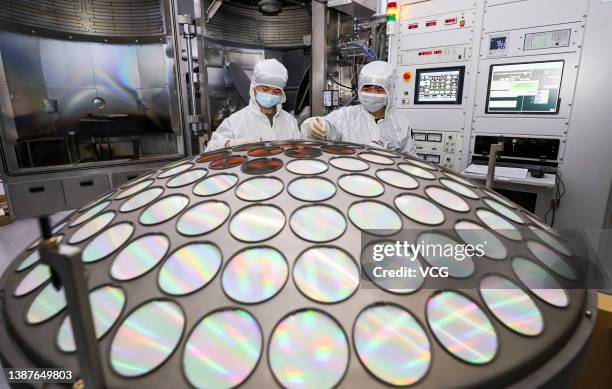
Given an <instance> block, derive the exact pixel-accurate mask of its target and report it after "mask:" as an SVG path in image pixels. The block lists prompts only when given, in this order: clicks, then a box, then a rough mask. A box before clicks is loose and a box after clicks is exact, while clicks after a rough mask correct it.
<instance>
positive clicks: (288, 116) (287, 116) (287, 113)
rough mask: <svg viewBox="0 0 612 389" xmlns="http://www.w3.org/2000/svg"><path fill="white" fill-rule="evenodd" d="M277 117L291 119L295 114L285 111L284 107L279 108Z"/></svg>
mask: <svg viewBox="0 0 612 389" xmlns="http://www.w3.org/2000/svg"><path fill="white" fill-rule="evenodd" d="M278 116H279V117H282V118H283V119H288V118H291V119H293V120H296V119H295V116H293V115H292V114H290V113H289V112H287V111H285V110H284V109H281V111H280V112H279V114H278Z"/></svg>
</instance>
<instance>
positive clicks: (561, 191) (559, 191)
mask: <svg viewBox="0 0 612 389" xmlns="http://www.w3.org/2000/svg"><path fill="white" fill-rule="evenodd" d="M555 178H556V183H555V189H554V191H555V195H554V197H553V199H552V202H551V204H550V207H549V208H548V210H547V211H546V213H545V214H544V223H546V224H548V225H550V226H551V227H553V226H554V225H555V218H556V214H557V209H559V207H560V206H561V199H562V198H563V196H565V192H566V187H565V183H564V182H563V179H562V178H561V175H560V174H559V172H557V173H555ZM549 214H550V215H551V220H550V223H548V215H549Z"/></svg>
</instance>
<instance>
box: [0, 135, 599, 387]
mask: <svg viewBox="0 0 612 389" xmlns="http://www.w3.org/2000/svg"><path fill="white" fill-rule="evenodd" d="M48 235H49V236H50V237H51V239H50V240H46V241H45V242H42V243H41V242H40V241H35V242H32V244H31V245H29V247H28V248H27V249H26V250H24V251H23V252H22V253H21V254H19V256H18V257H17V258H15V260H14V261H13V262H12V263H11V264H10V266H9V267H8V269H7V271H6V273H5V274H4V275H3V277H2V280H1V283H0V288H2V289H3V290H4V294H3V299H2V300H1V307H0V308H1V309H0V312H2V320H0V346H1V347H0V355H1V357H2V363H3V366H4V367H19V368H31V367H37V366H41V367H42V366H44V367H58V368H62V369H64V370H63V371H71V372H72V373H73V374H74V376H75V377H81V378H82V377H91V376H93V375H87V374H86V373H87V372H85V371H84V370H83V365H82V364H81V365H80V364H79V363H78V361H79V358H77V356H79V357H80V356H82V355H83V354H81V353H82V352H90V354H89V355H90V357H91V358H90V359H89V360H90V361H95V362H96V364H98V365H99V372H100V374H99V376H98V379H97V381H93V379H92V380H90V381H87V379H86V380H85V382H83V384H84V385H85V387H97V386H96V385H98V386H99V387H109V388H118V387H121V388H128V387H149V386H157V387H172V388H182V387H201V386H203V385H206V386H212V387H234V386H237V385H244V387H253V388H262V387H273V386H276V384H277V385H278V386H282V387H286V388H304V387H316V388H331V387H336V386H338V385H340V386H341V387H342V386H347V387H355V388H378V387H394V386H407V385H414V387H419V388H441V387H444V388H446V387H455V386H458V385H461V386H465V387H483V386H488V387H490V386H495V387H507V386H511V385H515V386H516V387H521V388H525V387H529V388H531V387H534V388H535V387H550V388H558V387H566V386H567V385H568V383H570V382H572V381H573V380H574V379H575V376H576V374H577V373H578V372H579V370H580V366H581V360H582V356H583V353H584V350H585V347H586V345H587V341H588V339H589V336H590V334H591V331H592V329H593V326H594V321H595V316H596V312H597V311H596V308H595V299H594V292H593V291H589V290H587V289H585V283H584V279H585V278H584V277H585V275H586V273H587V272H588V262H586V261H585V260H584V258H583V257H581V256H580V255H578V254H577V253H576V252H575V251H573V250H574V249H573V248H572V247H569V246H568V242H566V241H565V240H564V239H563V238H561V237H560V236H559V235H558V233H557V232H556V231H554V230H553V229H551V228H549V227H548V226H546V225H545V224H544V223H543V222H542V221H541V220H539V219H538V218H537V217H536V216H534V215H533V214H531V213H530V212H528V211H527V210H525V209H524V208H522V207H520V206H518V205H516V204H515V203H513V202H511V201H509V200H508V199H506V198H504V197H502V196H500V195H498V194H496V193H495V192H493V191H490V190H487V189H485V188H483V187H482V186H480V185H478V184H475V183H474V182H471V181H468V180H465V179H463V178H461V177H459V176H458V175H457V174H456V173H454V172H452V171H451V170H449V169H446V168H442V167H437V166H436V165H434V164H430V163H427V162H423V161H422V160H419V159H416V158H415V157H411V156H407V155H401V154H397V153H393V152H390V151H389V150H383V149H378V148H372V147H365V146H360V145H354V144H347V143H331V142H305V141H285V142H266V143H259V144H248V145H243V146H238V147H235V148H232V149H222V150H218V151H214V152H211V153H206V154H202V155H199V156H196V157H189V158H186V159H184V160H182V161H179V162H177V163H174V164H171V165H168V166H166V167H164V168H161V169H159V170H156V171H155V172H153V173H151V174H148V175H145V176H142V177H140V178H138V179H137V180H135V181H133V182H132V183H129V184H127V185H125V186H123V187H121V188H118V189H117V190H115V191H113V192H109V193H107V194H105V195H104V196H102V197H100V198H98V199H97V200H96V201H94V202H92V203H91V204H88V205H87V206H84V207H83V208H81V209H80V210H79V211H78V212H75V213H74V214H72V215H70V216H69V217H68V218H66V219H65V220H64V221H61V222H60V223H59V224H57V225H55V226H53V228H52V229H51V230H50V231H49V232H48ZM58 242H59V243H58ZM385 242H392V244H393V245H394V244H395V243H393V242H400V243H401V242H406V243H409V244H411V245H412V244H425V243H423V242H427V244H428V245H432V244H433V245H443V246H444V247H446V246H447V245H450V246H451V247H463V246H464V245H470V244H471V245H481V246H482V243H483V242H487V243H486V244H485V245H484V246H483V252H482V255H478V254H473V255H472V254H469V255H468V256H467V257H462V258H461V259H460V260H459V257H457V258H454V257H452V256H450V257H449V256H445V255H439V254H435V252H434V253H429V254H428V252H427V251H423V250H421V251H420V252H421V254H419V255H418V256H417V257H416V259H415V261H411V260H407V259H406V258H402V257H399V256H400V255H401V254H391V255H389V254H385V255H388V257H386V259H384V260H380V258H377V257H375V255H376V254H375V253H376V250H377V249H376V248H373V246H372V245H378V244H381V243H385ZM423 247H425V246H423ZM440 247H442V246H440ZM466 247H467V246H466ZM391 248H393V247H391ZM49 250H53V252H54V253H55V254H53V255H54V256H57V255H65V256H66V258H69V260H73V261H78V264H79V265H81V266H83V267H84V268H85V270H86V272H87V274H88V278H87V280H86V281H85V280H83V282H86V285H87V287H86V289H84V290H78V292H79V293H81V294H85V296H83V297H85V300H87V297H88V298H89V301H90V302H91V312H92V320H93V323H94V325H93V328H95V334H94V332H93V329H92V341H91V343H88V342H85V340H84V338H83V337H80V338H75V336H74V335H73V333H74V332H73V326H72V323H74V318H72V319H69V318H68V316H67V314H66V311H67V302H66V299H65V297H66V296H65V292H64V290H65V289H64V288H61V287H60V288H59V289H58V288H57V287H56V285H58V283H57V282H56V281H57V280H56V281H53V280H54V278H53V277H52V274H51V271H50V268H49V264H51V263H52V262H47V260H46V258H45V255H47V254H46V253H50V251H49ZM457 250H458V249H457ZM379 252H380V250H379ZM385 252H386V249H385ZM398 252H399V251H398ZM49 255H51V254H49ZM50 259H51V258H50ZM61 263H66V260H64V261H62V262H61ZM409 266H411V267H413V268H414V269H413V270H416V271H417V272H420V271H425V269H427V271H426V273H425V275H421V276H416V277H414V276H413V277H411V276H403V278H401V276H399V275H396V276H393V277H386V276H380V275H377V272H378V271H379V270H380V268H381V267H382V268H384V269H385V270H387V271H393V272H394V273H393V274H404V273H403V272H404V271H405V269H406V268H407V267H409ZM377 268H379V270H376V269H377ZM418 269H421V270H418ZM440 269H446V271H447V272H448V277H447V278H439V276H440V271H441V270H440ZM442 271H444V270H442ZM406 274H407V273H406ZM62 285H65V284H62ZM73 291H74V290H73ZM68 308H70V307H68ZM71 311H73V310H71ZM77 319H80V318H79V317H77ZM78 321H79V323H80V322H81V320H78ZM79 328H80V327H79ZM80 360H88V359H87V358H84V359H80ZM86 366H87V365H86ZM100 383H102V384H100Z"/></svg>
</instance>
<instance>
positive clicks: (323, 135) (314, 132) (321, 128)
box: [307, 117, 327, 140]
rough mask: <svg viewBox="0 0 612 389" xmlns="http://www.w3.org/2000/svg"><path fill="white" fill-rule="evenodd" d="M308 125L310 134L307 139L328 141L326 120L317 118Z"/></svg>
mask: <svg viewBox="0 0 612 389" xmlns="http://www.w3.org/2000/svg"><path fill="white" fill-rule="evenodd" d="M313 119H314V120H311V121H310V123H308V134H307V137H308V138H310V139H321V140H326V139H327V123H325V120H323V119H321V118H319V117H315V118H313Z"/></svg>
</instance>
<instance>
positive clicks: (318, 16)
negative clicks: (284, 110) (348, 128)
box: [310, 1, 327, 116]
mask: <svg viewBox="0 0 612 389" xmlns="http://www.w3.org/2000/svg"><path fill="white" fill-rule="evenodd" d="M326 13H327V10H326V5H325V4H323V3H320V2H318V1H313V2H312V42H311V45H312V66H311V68H310V69H311V72H310V88H311V94H310V101H311V104H310V107H311V108H310V110H311V114H312V116H323V115H325V107H323V90H324V89H325V80H326V79H327V66H326V65H327V55H326V49H327V44H326V43H327V42H326V39H325V32H326V30H327V28H326V23H325V14H326Z"/></svg>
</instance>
